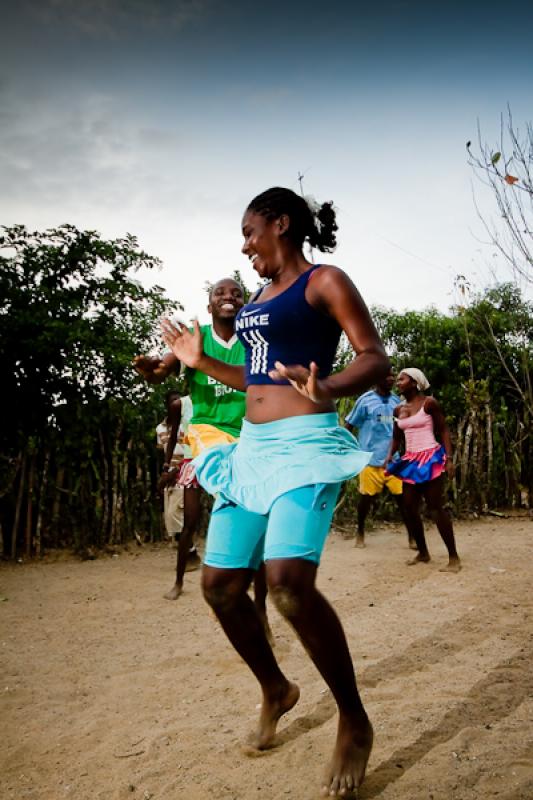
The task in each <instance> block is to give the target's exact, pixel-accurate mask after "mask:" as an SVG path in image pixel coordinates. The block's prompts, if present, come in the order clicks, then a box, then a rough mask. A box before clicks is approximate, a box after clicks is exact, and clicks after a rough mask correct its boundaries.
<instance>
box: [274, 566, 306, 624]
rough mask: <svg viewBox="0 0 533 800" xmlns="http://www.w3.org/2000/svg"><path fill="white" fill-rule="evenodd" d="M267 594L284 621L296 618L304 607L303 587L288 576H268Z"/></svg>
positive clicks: (279, 574)
mask: <svg viewBox="0 0 533 800" xmlns="http://www.w3.org/2000/svg"><path fill="white" fill-rule="evenodd" d="M268 594H269V597H270V598H271V600H272V602H273V603H274V605H275V606H276V608H277V610H278V611H279V613H280V614H281V615H282V616H283V617H285V618H286V619H290V618H291V617H296V616H298V614H300V613H301V611H302V608H303V605H304V592H303V587H302V586H300V585H299V581H295V580H294V579H293V578H292V577H291V576H290V575H287V574H283V572H281V573H279V572H278V573H277V574H274V575H273V574H269V575H268Z"/></svg>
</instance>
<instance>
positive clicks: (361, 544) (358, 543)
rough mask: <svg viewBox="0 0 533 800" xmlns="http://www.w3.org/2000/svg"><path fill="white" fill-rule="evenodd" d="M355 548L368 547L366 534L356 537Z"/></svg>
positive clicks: (359, 534)
mask: <svg viewBox="0 0 533 800" xmlns="http://www.w3.org/2000/svg"><path fill="white" fill-rule="evenodd" d="M355 546H356V547H366V544H365V535H364V533H357V534H356V535H355Z"/></svg>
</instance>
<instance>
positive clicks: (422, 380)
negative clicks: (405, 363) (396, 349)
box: [402, 367, 429, 392]
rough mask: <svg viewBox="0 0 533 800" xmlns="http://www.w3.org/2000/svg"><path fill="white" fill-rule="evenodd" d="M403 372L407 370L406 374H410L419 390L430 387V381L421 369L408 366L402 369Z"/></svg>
mask: <svg viewBox="0 0 533 800" xmlns="http://www.w3.org/2000/svg"><path fill="white" fill-rule="evenodd" d="M402 372H405V374H406V375H409V377H410V378H412V379H413V380H414V382H415V383H416V386H417V389H418V390H419V391H421V392H424V391H425V390H426V389H429V381H428V379H427V378H426V376H425V375H424V373H423V372H422V370H421V369H417V368H416V367H407V369H402Z"/></svg>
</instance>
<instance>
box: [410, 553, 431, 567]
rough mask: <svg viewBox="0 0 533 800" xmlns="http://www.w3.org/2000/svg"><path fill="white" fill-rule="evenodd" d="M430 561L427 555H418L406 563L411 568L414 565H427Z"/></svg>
mask: <svg viewBox="0 0 533 800" xmlns="http://www.w3.org/2000/svg"><path fill="white" fill-rule="evenodd" d="M430 561H431V558H430V555H429V553H427V555H421V554H420V553H419V554H418V555H417V556H415V557H414V558H410V559H409V561H408V562H407V566H408V567H413V566H414V565H415V564H428V563H429V562H430Z"/></svg>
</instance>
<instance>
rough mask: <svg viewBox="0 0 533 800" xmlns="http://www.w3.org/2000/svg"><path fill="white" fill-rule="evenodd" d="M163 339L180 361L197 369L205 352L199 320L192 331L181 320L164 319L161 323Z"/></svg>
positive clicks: (195, 322) (194, 323) (195, 321)
mask: <svg viewBox="0 0 533 800" xmlns="http://www.w3.org/2000/svg"><path fill="white" fill-rule="evenodd" d="M161 330H162V331H163V341H164V342H165V344H166V345H167V346H168V347H170V349H171V350H172V352H173V353H174V355H175V356H176V358H177V359H179V361H181V362H182V363H183V364H185V365H186V366H187V367H191V369H197V368H198V366H199V364H200V361H201V359H202V356H203V354H204V341H203V336H202V333H201V331H200V325H199V323H198V320H197V319H195V320H194V322H193V329H192V331H190V330H189V329H188V328H187V326H186V325H183V324H182V323H181V322H171V321H170V320H169V319H164V320H163V321H162V323H161Z"/></svg>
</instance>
